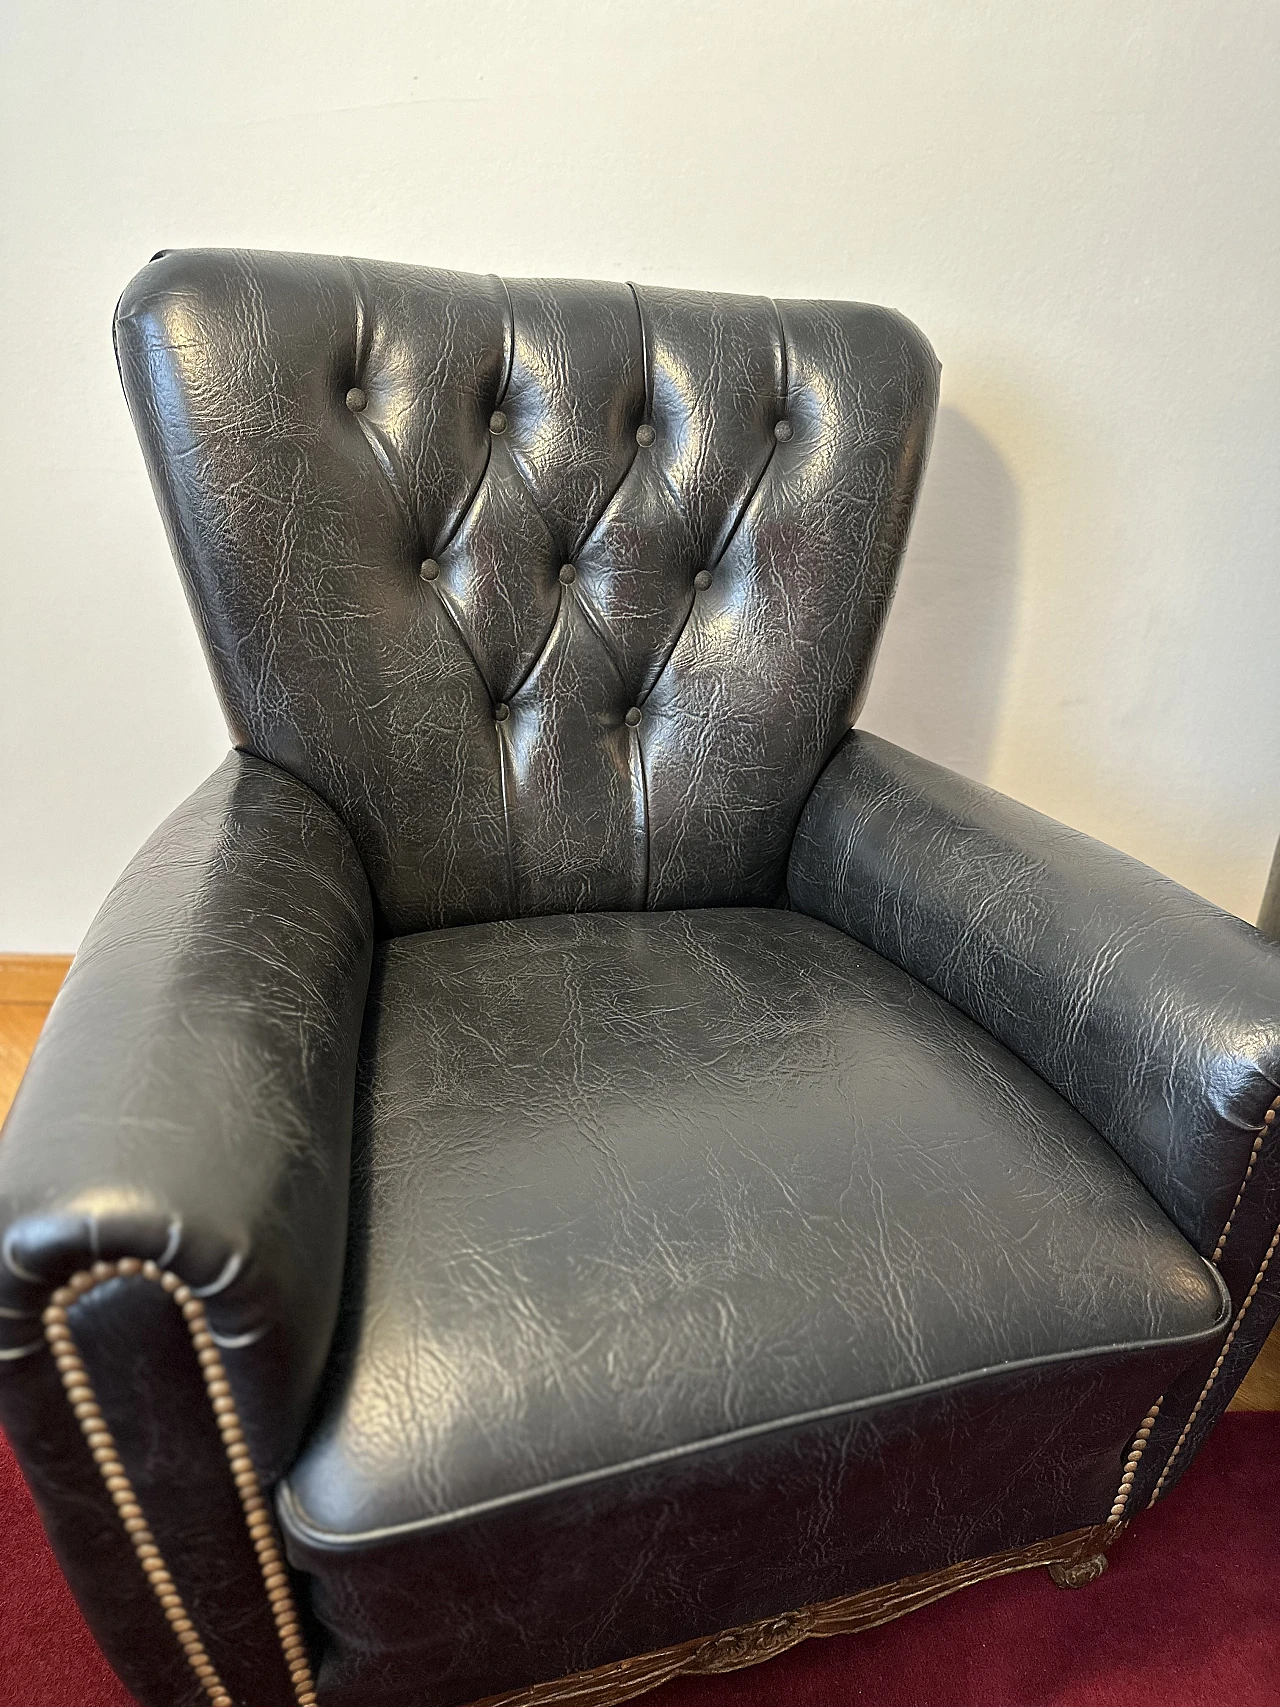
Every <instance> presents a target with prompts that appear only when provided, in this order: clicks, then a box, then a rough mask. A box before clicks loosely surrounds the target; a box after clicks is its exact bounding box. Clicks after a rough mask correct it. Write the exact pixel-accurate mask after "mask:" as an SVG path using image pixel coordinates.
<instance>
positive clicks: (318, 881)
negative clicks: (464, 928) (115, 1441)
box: [0, 753, 373, 1479]
mask: <svg viewBox="0 0 1280 1707" xmlns="http://www.w3.org/2000/svg"><path fill="white" fill-rule="evenodd" d="M372 939H373V923H372V909H371V902H370V897H369V888H368V883H367V881H366V878H365V874H364V871H363V869H362V867H361V864H360V861H359V859H358V857H357V854H356V851H355V847H354V845H353V844H352V842H351V839H350V837H349V835H348V834H347V831H346V829H345V828H344V827H343V825H342V823H341V822H340V820H339V819H338V818H337V816H336V815H335V814H334V813H333V811H332V810H331V809H330V808H329V807H328V806H327V805H326V804H325V803H324V801H322V800H321V799H320V798H319V797H318V796H317V795H315V794H314V793H312V791H311V790H309V789H308V788H306V787H305V786H304V785H303V784H302V783H300V782H298V781H296V780H295V779H294V778H293V777H291V776H289V775H288V774H287V773H285V772H283V771H280V770H278V769H276V768H275V767H274V766H272V765H269V764H265V763H263V762H262V761H261V760H259V759H256V758H251V757H248V756H246V755H244V754H241V753H233V754H231V755H230V756H229V757H228V758H227V760H226V761H225V763H224V764H223V765H222V766H221V767H220V768H219V769H218V770H217V771H216V772H215V773H214V775H213V776H212V777H210V779H209V780H208V781H207V782H206V783H205V784H204V785H203V786H202V787H201V788H199V789H198V790H197V791H196V793H195V794H194V795H192V796H191V798H190V799H189V800H187V801H186V802H185V803H184V804H183V805H181V806H180V807H179V808H178V809H177V811H176V812H174V813H173V815H172V816H171V817H170V818H169V819H168V820H167V822H166V823H165V824H163V825H162V826H161V828H160V829H159V830H158V831H157V832H156V834H155V835H154V836H153V837H152V838H151V840H150V841H149V842H148V843H147V844H146V846H145V847H144V848H143V849H142V851H141V852H140V853H139V854H138V855H137V857H136V858H135V859H134V860H133V862H132V864H131V865H130V866H129V867H128V869H127V870H126V872H125V874H124V875H123V877H122V878H121V879H120V881H119V882H118V883H117V885H116V887H115V888H114V889H113V890H112V892H111V894H110V895H109V896H108V898H107V900H106V902H105V904H104V906H103V907H102V910H101V912H100V913H99V914H98V917H97V918H96V919H95V921H94V923H93V925H92V926H91V927H90V930H89V933H88V935H87V937H86V938H85V941H84V944H83V946H82V948H81V950H80V952H79V953H78V954H77V956H76V958H75V961H74V964H73V965H72V968H71V971H70V974H69V976H68V978H67V981H66V983H65V985H64V986H63V989H62V991H61V992H60V994H59V996H58V999H57V1001H56V1002H55V1003H54V1006H53V1010H52V1012H51V1014H50V1016H49V1021H48V1024H47V1026H46V1027H45V1030H44V1033H43V1035H42V1036H41V1038H40V1041H39V1043H38V1045H37V1047H36V1051H35V1054H34V1056H33V1058H32V1061H31V1065H30V1067H29V1069H28V1071H27V1074H26V1077H25V1078H24V1080H23V1082H22V1085H21V1087H20V1088H19V1091H18V1096H17V1099H16V1101H15V1103H14V1106H13V1109H12V1112H11V1114H10V1116H9V1119H8V1121H7V1122H6V1124H5V1127H4V1133H3V1137H2V1138H0V1257H2V1260H0V1417H4V1419H5V1420H6V1421H8V1420H9V1404H8V1403H6V1401H7V1400H10V1399H12V1402H14V1403H16V1402H17V1401H16V1395H11V1394H9V1393H8V1392H7V1391H6V1389H7V1388H8V1387H9V1383H8V1382H7V1381H6V1380H5V1379H4V1377H5V1373H6V1370H7V1371H8V1372H10V1373H16V1369H17V1367H18V1366H19V1365H20V1364H21V1363H22V1362H23V1361H24V1358H25V1355H26V1352H27V1348H28V1346H30V1345H32V1344H34V1345H36V1346H37V1347H38V1345H39V1340H40V1320H39V1313H40V1311H41V1309H42V1308H43V1307H44V1305H45V1304H46V1303H47V1302H48V1297H49V1294H50V1291H51V1289H53V1288H55V1287H58V1286H60V1285H62V1284H63V1283H65V1282H66V1281H67V1279H68V1278H69V1277H70V1276H71V1275H72V1274H73V1273H75V1272H77V1271H79V1270H84V1269H88V1268H90V1267H91V1266H92V1264H93V1263H94V1262H95V1261H104V1260H105V1261H111V1260H115V1259H119V1258H123V1257H140V1258H144V1259H147V1258H150V1259H152V1260H154V1261H155V1262H157V1263H159V1264H160V1266H161V1267H162V1268H165V1269H168V1270H170V1271H171V1272H174V1273H176V1274H178V1275H179V1276H180V1277H181V1278H182V1280H184V1281H185V1282H187V1283H188V1284H189V1285H190V1286H192V1287H193V1288H196V1289H198V1291H199V1292H200V1293H201V1294H202V1295H203V1297H204V1302H205V1307H206V1310H207V1313H208V1318H209V1325H210V1328H211V1330H212V1331H213V1333H214V1336H215V1338H216V1339H217V1341H218V1343H219V1344H220V1345H221V1346H222V1347H223V1348H224V1350H225V1354H226V1362H227V1365H228V1375H229V1377H230V1379H231V1382H232V1385H233V1388H234V1390H235V1395H236V1400H237V1404H238V1408H239V1411H240V1416H241V1419H242V1422H243V1425H244V1428H245V1432H246V1435H247V1437H248V1440H249V1444H250V1447H251V1450H252V1453H253V1458H254V1462H255V1464H256V1466H257V1468H258V1470H259V1472H260V1473H261V1474H262V1476H263V1477H264V1478H268V1479H269V1478H271V1477H273V1476H274V1475H277V1474H279V1472H280V1471H281V1470H282V1469H283V1468H284V1466H285V1465H286V1464H287V1463H288V1461H289V1459H290V1458H291V1456H292V1454H293V1451H294V1449H295V1447H296V1444H297V1441H298V1438H299V1436H300V1434H301V1431H302V1427H303V1424H304V1422H305V1419H306V1415H307V1411H308V1409H309V1406H310V1404H311V1400H312V1397H313V1395H314V1392H315V1388H316V1385H317V1382H318V1380H319V1376H320V1372H321V1369H322V1368H323V1365H324V1361H325V1357H326V1355H327V1351H328V1347H329V1340H330V1336H331V1333H332V1329H333V1323H334V1319H335V1316H336V1311H337V1304H338V1293H339V1288H340V1284H341V1277H342V1268H343V1260H344V1244H345V1230H346V1215H347V1193H348V1178H349V1165H350V1145H351V1122H352V1105H353V1098H354V1084H355V1070H356V1055H357V1048H358V1043H359V1036H360V1026H361V1020H362V1015H363V1010H364V1002H365V995H366V990H367V985H368V976H369V964H370V958H371V953H372ZM93 1320H94V1317H93V1313H92V1312H87V1313H86V1316H85V1320H84V1323H83V1329H84V1332H85V1333H87V1334H89V1335H90V1336H92V1333H93ZM30 1355H31V1356H36V1355H37V1353H36V1352H34V1351H33V1352H31V1354H30Z"/></svg>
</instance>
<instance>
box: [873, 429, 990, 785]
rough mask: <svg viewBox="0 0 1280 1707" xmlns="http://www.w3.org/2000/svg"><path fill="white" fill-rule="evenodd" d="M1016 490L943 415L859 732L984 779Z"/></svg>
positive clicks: (986, 443)
mask: <svg viewBox="0 0 1280 1707" xmlns="http://www.w3.org/2000/svg"><path fill="white" fill-rule="evenodd" d="M1020 532H1021V505H1020V502H1019V498H1018V490H1017V487H1016V486H1015V485H1014V483H1013V480H1012V478H1011V476H1010V474H1009V471H1008V469H1007V468H1006V467H1005V465H1004V463H1003V462H1002V461H1001V458H1000V456H999V453H998V452H997V451H996V449H995V446H994V445H993V444H992V443H991V441H990V440H989V439H988V438H986V437H985V435H984V434H982V433H980V432H979V431H978V429H977V427H975V426H974V425H973V423H972V422H971V421H969V420H968V419H966V417H965V416H964V415H963V414H961V412H960V411H959V410H958V409H953V408H950V407H944V408H942V409H940V410H939V411H938V418H937V423H936V426H935V429H934V436H933V450H932V452H931V454H930V457H929V467H928V470H927V471H926V474H925V478H924V484H923V487H922V488H921V493H920V501H919V504H918V506H917V509H916V516H915V522H914V524H913V526H912V529H911V538H910V540H909V542H908V545H907V553H906V558H905V560H904V562H903V566H902V578H901V580H900V581H899V583H898V592H897V596H896V598H895V599H894V602H893V608H892V610H891V611H890V613H889V620H888V623H887V625H886V627H885V635H884V642H883V644H882V646H881V648H880V655H879V658H878V659H877V661H876V667H875V674H874V676H873V678H872V683H871V692H870V693H869V694H868V696H867V702H866V706H865V707H864V709H863V712H862V715H861V716H860V717H859V719H858V724H859V727H861V728H864V729H870V730H873V731H874V732H875V733H876V734H877V735H883V736H884V737H885V738H886V740H890V741H896V742H897V743H898V744H899V745H900V746H903V747H909V748H910V749H911V750H912V751H913V752H916V753H920V754H922V755H923V756H924V757H925V758H929V759H935V760H937V762H938V763H939V764H944V765H948V766H949V767H950V768H951V769H953V770H958V771H962V772H963V773H964V774H965V775H966V776H971V777H976V778H978V779H980V780H981V779H984V778H985V777H986V775H987V771H988V767H989V765H990V762H991V759H992V756H993V749H994V745H995V740H996V736H997V732H998V725H999V718H1000V707H1001V703H1002V700H1003V698H1004V683H1005V677H1006V674H1007V672H1008V665H1009V653H1010V648H1011V646H1012V642H1013V623H1014V614H1015V608H1016V602H1017V591H1018V574H1019V562H1018V553H1019V536H1020Z"/></svg>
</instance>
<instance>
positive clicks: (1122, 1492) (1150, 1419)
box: [1107, 1096, 1280, 1523]
mask: <svg viewBox="0 0 1280 1707" xmlns="http://www.w3.org/2000/svg"><path fill="white" fill-rule="evenodd" d="M1277 1114H1280V1096H1278V1097H1277V1098H1276V1099H1275V1101H1274V1102H1273V1103H1272V1104H1271V1107H1270V1108H1269V1109H1268V1110H1267V1112H1266V1113H1265V1114H1264V1115H1263V1117H1262V1125H1261V1126H1259V1128H1258V1132H1257V1136H1256V1137H1255V1138H1254V1140H1253V1148H1252V1149H1251V1150H1250V1152H1249V1164H1248V1166H1247V1167H1246V1168H1245V1170H1244V1178H1243V1179H1242V1180H1241V1181H1240V1189H1239V1191H1238V1192H1237V1193H1236V1200H1235V1202H1234V1203H1233V1204H1232V1205H1231V1213H1230V1215H1228V1216H1227V1219H1226V1221H1225V1223H1224V1224H1223V1228H1222V1231H1221V1233H1219V1235H1218V1243H1217V1245H1216V1246H1215V1248H1214V1252H1213V1256H1212V1257H1211V1258H1210V1259H1209V1260H1210V1261H1211V1262H1212V1263H1213V1264H1214V1266H1215V1267H1216V1266H1217V1264H1218V1263H1219V1262H1220V1261H1221V1260H1222V1253H1223V1251H1224V1250H1225V1249H1226V1245H1227V1240H1228V1239H1229V1238H1230V1237H1231V1228H1232V1226H1233V1225H1234V1223H1235V1218H1236V1211H1237V1210H1238V1209H1239V1207H1240V1204H1241V1202H1242V1201H1243V1199H1244V1193H1245V1187H1246V1186H1247V1185H1248V1183H1249V1181H1250V1180H1251V1179H1252V1178H1253V1169H1254V1164H1255V1163H1256V1162H1257V1160H1258V1155H1259V1153H1260V1152H1261V1149H1262V1141H1263V1139H1264V1138H1265V1137H1266V1135H1267V1133H1268V1132H1269V1131H1271V1130H1272V1129H1273V1128H1274V1126H1275V1124H1276V1116H1277ZM1276 1234H1277V1238H1280V1227H1278V1228H1277V1229H1276ZM1275 1248H1276V1239H1272V1241H1271V1245H1270V1248H1269V1249H1268V1251H1267V1254H1266V1256H1265V1257H1264V1258H1263V1259H1262V1267H1261V1268H1260V1269H1259V1270H1258V1272H1257V1275H1256V1276H1255V1277H1254V1282H1253V1285H1252V1287H1251V1288H1250V1289H1249V1295H1248V1297H1247V1298H1246V1299H1245V1301H1244V1303H1243V1304H1242V1305H1241V1306H1240V1310H1239V1313H1238V1314H1237V1316H1236V1319H1235V1321H1234V1322H1233V1323H1232V1325H1231V1332H1230V1333H1229V1334H1228V1335H1227V1338H1226V1341H1225V1343H1224V1344H1223V1347H1222V1352H1221V1354H1220V1355H1219V1357H1218V1361H1217V1362H1216V1363H1215V1364H1214V1366H1213V1368H1212V1370H1211V1371H1210V1374H1209V1379H1208V1380H1207V1381H1206V1382H1205V1384H1204V1387H1203V1389H1202V1390H1201V1393H1200V1397H1199V1398H1198V1399H1197V1400H1196V1402H1195V1406H1194V1408H1193V1410H1192V1412H1191V1415H1190V1416H1189V1417H1188V1418H1187V1421H1186V1426H1185V1427H1184V1429H1183V1430H1182V1433H1181V1434H1180V1435H1179V1436H1178V1439H1177V1443H1176V1444H1175V1446H1174V1449H1173V1451H1172V1452H1171V1453H1170V1454H1169V1457H1168V1459H1167V1460H1166V1462H1165V1466H1164V1469H1163V1470H1162V1471H1161V1472H1160V1479H1159V1481H1158V1482H1157V1483H1156V1485H1155V1488H1154V1490H1153V1492H1152V1495H1151V1498H1150V1499H1149V1500H1148V1502H1147V1504H1148V1506H1153V1505H1154V1504H1155V1503H1156V1501H1157V1500H1158V1499H1159V1497H1160V1490H1161V1488H1163V1487H1164V1484H1165V1481H1166V1479H1167V1477H1168V1475H1169V1472H1170V1470H1171V1469H1172V1468H1173V1461H1174V1459H1175V1458H1176V1457H1177V1456H1178V1454H1179V1453H1180V1452H1181V1451H1182V1448H1183V1445H1184V1443H1185V1441H1186V1438H1187V1436H1188V1435H1189V1434H1190V1432H1191V1429H1192V1426H1193V1425H1194V1423H1195V1420H1196V1418H1197V1417H1198V1416H1199V1415H1200V1410H1201V1407H1202V1406H1203V1404H1204V1402H1205V1400H1206V1398H1208V1396H1209V1389H1210V1388H1211V1387H1212V1386H1213V1384H1214V1382H1215V1381H1216V1380H1217V1379H1218V1372H1219V1370H1220V1369H1221V1368H1222V1365H1223V1362H1224V1361H1225V1359H1226V1355H1227V1353H1228V1352H1229V1351H1230V1349H1231V1343H1232V1341H1233V1340H1234V1339H1235V1337H1236V1333H1237V1330H1238V1329H1239V1327H1240V1323H1241V1322H1242V1321H1243V1319H1244V1313H1245V1311H1246V1310H1247V1309H1248V1308H1249V1306H1250V1304H1252V1303H1253V1296H1254V1293H1255V1292H1257V1290H1258V1287H1259V1286H1260V1285H1261V1283H1262V1277H1263V1275H1264V1274H1265V1273H1266V1272H1267V1267H1268V1265H1269V1264H1270V1262H1271V1258H1272V1255H1273V1253H1274V1251H1275ZM1163 1403H1164V1394H1163V1393H1162V1394H1161V1395H1160V1397H1159V1398H1158V1399H1157V1400H1156V1402H1155V1404H1154V1405H1153V1406H1152V1407H1151V1409H1150V1411H1149V1412H1148V1413H1147V1415H1146V1416H1145V1417H1144V1418H1143V1420H1142V1427H1141V1428H1140V1429H1139V1430H1138V1432H1137V1434H1136V1435H1135V1436H1134V1442H1133V1446H1132V1448H1131V1449H1130V1452H1129V1456H1128V1457H1127V1458H1126V1459H1125V1463H1124V1472H1123V1474H1122V1475H1121V1478H1120V1486H1119V1488H1117V1490H1116V1498H1115V1504H1114V1505H1113V1506H1112V1507H1111V1515H1110V1517H1108V1519H1107V1522H1108V1523H1121V1522H1123V1520H1124V1513H1125V1507H1126V1506H1127V1505H1128V1503H1129V1495H1130V1494H1131V1493H1132V1491H1133V1482H1134V1477H1135V1476H1136V1475H1137V1471H1138V1465H1139V1463H1140V1462H1141V1459H1142V1454H1143V1453H1144V1452H1145V1451H1146V1447H1147V1441H1148V1440H1149V1439H1150V1437H1151V1430H1152V1427H1153V1426H1154V1424H1155V1420H1156V1418H1157V1417H1158V1416H1159V1415H1160V1407H1161V1405H1162V1404H1163Z"/></svg>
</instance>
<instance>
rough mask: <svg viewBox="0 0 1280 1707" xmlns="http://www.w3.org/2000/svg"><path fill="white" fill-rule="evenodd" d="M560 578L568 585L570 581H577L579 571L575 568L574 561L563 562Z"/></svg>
mask: <svg viewBox="0 0 1280 1707" xmlns="http://www.w3.org/2000/svg"><path fill="white" fill-rule="evenodd" d="M560 579H561V580H562V581H563V582H564V584H565V586H566V587H567V586H568V585H569V583H570V581H576V580H577V579H578V571H577V570H576V569H575V568H574V566H573V564H572V563H562V564H561V565H560Z"/></svg>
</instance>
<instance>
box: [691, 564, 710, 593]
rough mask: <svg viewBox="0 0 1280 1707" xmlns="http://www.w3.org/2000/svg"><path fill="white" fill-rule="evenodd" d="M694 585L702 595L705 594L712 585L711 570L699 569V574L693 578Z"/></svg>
mask: <svg viewBox="0 0 1280 1707" xmlns="http://www.w3.org/2000/svg"><path fill="white" fill-rule="evenodd" d="M693 584H694V586H695V587H696V588H697V589H698V591H699V592H700V593H705V592H706V590H707V588H708V587H709V586H710V585H711V571H710V569H699V571H698V573H697V574H696V575H695V576H694V577H693Z"/></svg>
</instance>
